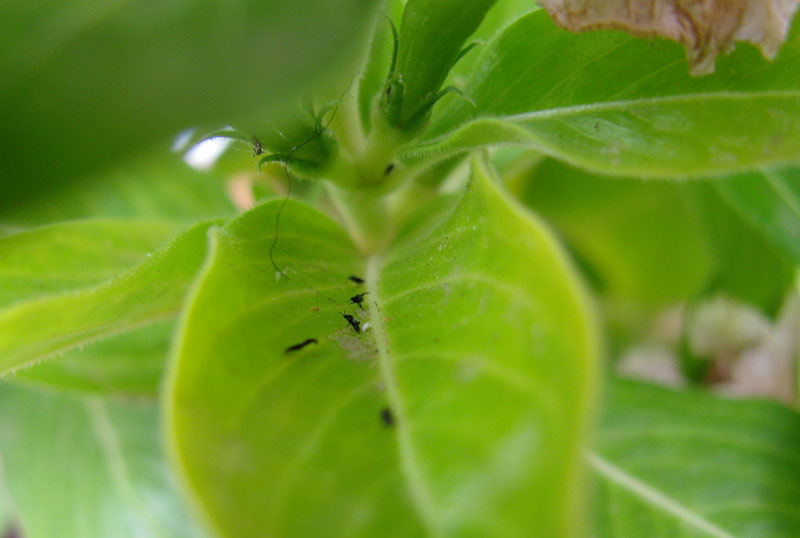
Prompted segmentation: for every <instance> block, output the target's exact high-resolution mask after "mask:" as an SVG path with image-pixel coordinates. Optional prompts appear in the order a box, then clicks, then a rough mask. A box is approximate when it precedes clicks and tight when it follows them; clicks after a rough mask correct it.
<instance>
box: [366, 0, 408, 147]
mask: <svg viewBox="0 0 800 538" xmlns="http://www.w3.org/2000/svg"><path fill="white" fill-rule="evenodd" d="M404 7H405V2H404V0H390V1H388V2H387V6H386V7H385V8H384V9H385V12H384V15H385V17H388V19H390V20H391V21H392V22H391V23H390V22H389V21H388V20H387V19H386V18H383V17H378V18H377V20H376V23H375V30H374V32H373V35H372V43H371V45H370V49H369V55H368V56H367V58H366V62H365V64H364V69H363V70H362V72H361V78H360V79H359V81H358V110H359V116H360V117H361V125H362V126H363V127H364V130H365V131H367V132H368V131H369V130H370V127H371V114H372V107H373V101H374V100H375V98H376V97H378V95H379V94H381V93H382V91H383V86H384V84H386V76H387V75H388V74H389V69H390V68H391V63H392V54H393V50H394V44H395V43H394V37H393V33H392V27H391V24H394V25H395V31H396V30H397V28H396V27H397V25H398V24H397V21H399V20H401V18H402V16H403V9H404Z"/></svg>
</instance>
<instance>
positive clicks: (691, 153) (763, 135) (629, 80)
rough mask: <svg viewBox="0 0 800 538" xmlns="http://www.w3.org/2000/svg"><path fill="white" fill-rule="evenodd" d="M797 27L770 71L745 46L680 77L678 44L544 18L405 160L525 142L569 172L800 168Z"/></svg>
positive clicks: (508, 46) (482, 71) (447, 107)
mask: <svg viewBox="0 0 800 538" xmlns="http://www.w3.org/2000/svg"><path fill="white" fill-rule="evenodd" d="M798 66H800V27H798V26H797V25H795V28H794V30H793V32H792V33H791V35H790V36H789V38H788V40H787V42H786V44H785V45H784V47H783V49H782V51H781V53H780V55H779V56H778V58H777V60H776V61H775V62H774V63H768V62H767V61H765V60H764V59H763V58H761V57H760V55H759V54H758V52H757V51H756V50H754V49H752V48H747V47H741V48H739V49H738V50H737V51H736V52H735V53H733V54H732V55H731V56H730V57H726V58H723V59H721V60H720V61H719V63H718V66H717V72H716V74H714V75H712V76H708V77H705V78H692V77H690V76H689V75H688V66H687V64H686V59H685V55H684V54H683V51H682V50H681V48H680V46H679V45H677V44H676V43H672V42H667V41H659V40H656V41H645V40H640V39H635V38H632V37H630V36H628V35H626V34H623V33H621V32H593V33H587V34H581V35H574V34H571V33H569V32H566V31H564V30H561V29H559V28H557V27H556V26H555V25H554V24H553V22H552V21H550V19H549V18H548V16H547V14H546V13H544V12H543V11H538V12H535V13H532V14H530V15H527V16H525V17H523V18H522V19H520V20H519V21H518V22H516V23H515V24H513V25H512V26H510V27H509V28H507V29H506V30H505V31H504V32H503V33H502V34H501V35H500V36H498V38H496V39H495V40H494V42H493V43H492V44H491V45H490V46H489V47H487V48H486V50H484V52H483V56H482V59H481V60H480V61H479V62H477V63H476V65H475V67H474V69H473V74H472V77H471V78H470V80H469V81H468V82H467V84H466V86H465V88H464V91H465V92H466V93H467V95H468V96H469V97H470V98H471V99H472V100H473V101H474V103H475V106H473V105H472V104H470V103H466V102H462V101H459V100H456V99H452V100H448V101H447V103H446V104H443V105H442V109H441V110H438V111H435V114H434V119H433V124H432V126H431V131H430V132H429V134H428V140H426V141H423V142H422V143H421V144H420V145H418V146H416V147H412V148H408V149H407V150H406V151H405V156H406V158H407V159H411V160H414V159H421V158H431V157H435V158H443V157H445V156H447V155H450V154H453V153H457V152H460V151H463V150H464V149H466V148H471V147H477V146H485V145H496V144H498V143H502V142H506V143H513V144H522V145H525V146H528V147H532V148H535V149H537V150H539V151H541V152H544V153H547V154H549V155H552V156H555V157H558V158H560V159H563V160H566V161H568V162H570V163H572V164H574V165H578V166H581V167H585V168H590V169H593V170H597V171H601V172H605V173H616V174H626V175H628V174H629V175H636V176H647V177H655V176H659V177H662V176H684V177H689V176H699V175H712V174H720V173H724V172H731V171H738V170H741V169H750V168H752V167H754V166H757V165H765V164H772V163H782V162H790V161H797V160H798V159H800V123H798V122H797V117H798V116H800V69H798Z"/></svg>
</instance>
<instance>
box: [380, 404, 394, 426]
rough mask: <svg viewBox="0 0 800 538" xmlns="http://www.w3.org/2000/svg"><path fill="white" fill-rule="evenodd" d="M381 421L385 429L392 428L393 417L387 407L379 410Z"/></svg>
mask: <svg viewBox="0 0 800 538" xmlns="http://www.w3.org/2000/svg"><path fill="white" fill-rule="evenodd" d="M381 421H383V425H384V426H386V427H390V426H394V415H393V414H392V410H391V409H389V407H384V408H383V409H381Z"/></svg>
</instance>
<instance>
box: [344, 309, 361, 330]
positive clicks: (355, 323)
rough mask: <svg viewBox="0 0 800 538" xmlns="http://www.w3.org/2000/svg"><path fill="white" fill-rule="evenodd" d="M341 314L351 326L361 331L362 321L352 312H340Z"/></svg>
mask: <svg viewBox="0 0 800 538" xmlns="http://www.w3.org/2000/svg"><path fill="white" fill-rule="evenodd" d="M340 314H341V315H342V317H343V318H344V319H346V320H347V323H349V324H350V326H351V327H352V328H353V330H354V331H355V332H357V333H360V332H361V323H360V322H359V321H358V320H357V319H356V318H354V317H353V316H351V315H350V314H345V313H344V312H340Z"/></svg>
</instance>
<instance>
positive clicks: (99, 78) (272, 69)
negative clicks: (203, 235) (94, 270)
mask: <svg viewBox="0 0 800 538" xmlns="http://www.w3.org/2000/svg"><path fill="white" fill-rule="evenodd" d="M379 6H380V2H376V1H374V0H337V1H332V0H275V1H272V2H268V3H264V2H260V1H257V0H235V1H232V2H231V1H227V2H224V1H220V0H211V1H205V2H181V1H174V0H173V1H165V2H120V1H118V0H93V1H92V2H81V1H78V0H69V1H64V0H41V1H37V2H29V1H27V0H7V1H5V2H2V4H0V103H2V106H1V107H0V108H1V109H2V117H3V121H2V123H0V148H2V151H3V155H4V156H5V158H4V159H3V163H4V167H3V174H4V179H3V181H2V182H0V206H5V207H8V206H13V205H15V204H17V203H18V202H19V201H20V199H21V197H24V196H30V195H32V194H39V193H41V192H43V191H44V190H46V189H47V188H48V186H49V185H58V184H61V183H63V182H64V181H66V180H69V179H72V178H75V177H79V176H81V175H83V174H85V173H87V172H91V171H93V170H97V169H99V168H100V167H102V166H103V165H105V164H108V163H110V162H112V161H115V160H119V158H120V157H121V156H122V155H128V154H131V153H133V152H135V151H137V150H139V149H142V148H144V147H146V146H148V145H152V144H153V143H154V141H157V140H164V139H167V138H168V137H170V136H173V135H174V134H175V133H177V132H178V131H179V130H181V129H184V128H187V127H190V126H193V125H198V124H220V125H224V124H225V123H229V122H234V121H237V120H240V119H247V118H251V117H253V116H254V112H260V111H262V110H264V109H265V108H274V107H275V106H276V105H277V104H278V102H279V101H281V100H283V99H285V98H287V97H290V96H294V95H296V93H297V92H298V91H304V90H308V89H310V88H311V87H312V86H313V85H314V84H319V83H321V82H322V83H324V82H325V81H327V80H330V79H331V77H332V76H334V75H335V76H337V77H342V72H343V71H348V70H349V69H350V68H351V65H352V62H351V60H352V59H353V57H354V55H355V53H357V52H358V50H359V48H360V47H362V46H363V45H364V40H365V39H366V37H367V31H368V29H369V27H370V25H371V21H372V18H373V15H374V13H375V12H376V10H377V9H378V7H379Z"/></svg>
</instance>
